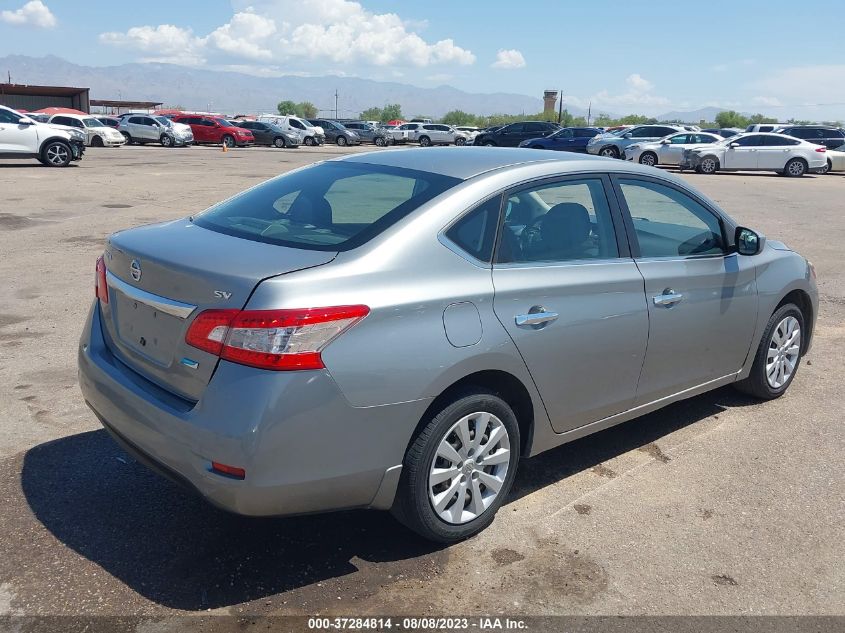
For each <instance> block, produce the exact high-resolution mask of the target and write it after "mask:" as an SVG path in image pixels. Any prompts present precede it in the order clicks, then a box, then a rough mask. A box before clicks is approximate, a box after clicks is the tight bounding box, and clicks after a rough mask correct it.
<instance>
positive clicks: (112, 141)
mask: <svg viewBox="0 0 845 633" xmlns="http://www.w3.org/2000/svg"><path fill="white" fill-rule="evenodd" d="M47 121H48V123H52V124H54V125H64V126H67V127H73V128H76V129H78V130H82V132H83V133H84V134H85V144H86V145H88V146H89V147H120V146H121V145H125V144H126V139H125V138H123V134H121V133H120V132H118V131H117V130H115V129H114V128H112V127H109V126H108V125H106V124H105V123H103V122H102V121H100V120H99V119H97V118H95V117H93V116H87V115H81V114H54V115H53V116H51V117H50V118H49V119H48V120H47Z"/></svg>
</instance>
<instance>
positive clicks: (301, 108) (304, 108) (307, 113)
mask: <svg viewBox="0 0 845 633" xmlns="http://www.w3.org/2000/svg"><path fill="white" fill-rule="evenodd" d="M296 114H297V115H298V116H301V117H302V118H303V119H313V118H314V117H316V116H317V106H315V105H314V104H313V103H311V102H310V101H303V102H301V103H297V104H296Z"/></svg>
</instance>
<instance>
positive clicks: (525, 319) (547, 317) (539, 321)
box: [514, 310, 560, 327]
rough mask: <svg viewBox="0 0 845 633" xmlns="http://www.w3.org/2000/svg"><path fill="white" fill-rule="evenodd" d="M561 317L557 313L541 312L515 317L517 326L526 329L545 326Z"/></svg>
mask: <svg viewBox="0 0 845 633" xmlns="http://www.w3.org/2000/svg"><path fill="white" fill-rule="evenodd" d="M559 316H560V315H559V314H558V313H557V312H547V311H546V310H541V311H540V312H529V313H528V314H517V315H516V317H514V321H516V324H517V326H519V327H524V326H526V325H545V324H546V323H551V322H552V321H555V320H557V318H558V317H559Z"/></svg>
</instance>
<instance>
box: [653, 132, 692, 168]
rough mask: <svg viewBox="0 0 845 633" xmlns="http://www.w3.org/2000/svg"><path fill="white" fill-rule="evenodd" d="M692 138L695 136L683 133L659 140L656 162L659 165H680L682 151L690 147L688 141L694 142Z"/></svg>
mask: <svg viewBox="0 0 845 633" xmlns="http://www.w3.org/2000/svg"><path fill="white" fill-rule="evenodd" d="M691 137H692V138H691ZM694 137H695V134H689V133H683V134H675V135H674V136H669V137H667V138H665V139H663V140H661V141H660V146H659V148H658V150H657V162H659V163H660V164H661V165H677V164H678V163H680V162H681V158H682V157H683V155H684V150H685V149H687V148H689V147H692V145H691V143H690V141H694V140H695V139H694Z"/></svg>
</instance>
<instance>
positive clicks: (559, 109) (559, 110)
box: [557, 90, 563, 125]
mask: <svg viewBox="0 0 845 633" xmlns="http://www.w3.org/2000/svg"><path fill="white" fill-rule="evenodd" d="M562 118H563V90H561V91H560V105H558V107H557V124H558V125H560V120H561V119H562Z"/></svg>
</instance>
